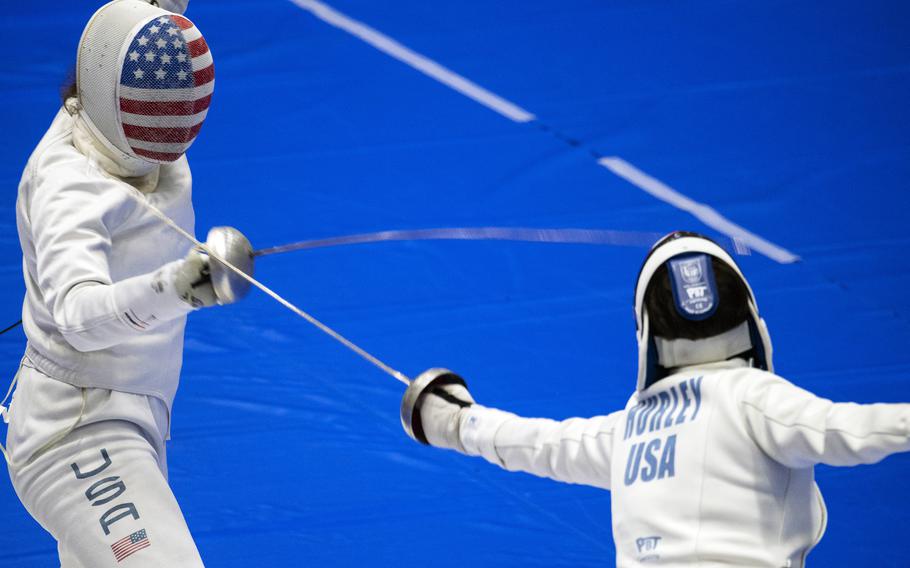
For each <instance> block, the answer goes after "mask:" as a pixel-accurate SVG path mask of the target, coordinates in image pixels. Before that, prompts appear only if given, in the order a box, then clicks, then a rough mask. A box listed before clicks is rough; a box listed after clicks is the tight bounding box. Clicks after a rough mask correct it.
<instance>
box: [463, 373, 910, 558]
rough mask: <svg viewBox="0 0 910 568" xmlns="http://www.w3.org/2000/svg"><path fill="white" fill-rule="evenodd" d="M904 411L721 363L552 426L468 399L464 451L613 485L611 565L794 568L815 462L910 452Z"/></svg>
mask: <svg viewBox="0 0 910 568" xmlns="http://www.w3.org/2000/svg"><path fill="white" fill-rule="evenodd" d="M908 420H910V405H908V404H870V405H859V404H852V403H845V404H836V403H833V402H831V401H829V400H825V399H821V398H818V397H816V396H814V395H813V394H812V393H809V392H807V391H805V390H803V389H800V388H798V387H796V386H794V385H793V384H791V383H789V382H787V381H786V380H784V379H782V378H780V377H778V376H776V375H774V374H771V373H768V372H765V371H761V370H758V369H752V368H750V367H748V366H747V364H746V362H745V361H742V360H740V359H735V360H731V361H726V362H721V363H712V364H707V365H700V366H696V367H688V368H684V369H682V370H680V372H678V373H676V374H674V375H672V376H670V377H666V378H664V379H662V380H660V381H658V382H656V383H655V384H653V385H652V386H651V387H649V388H647V389H645V390H643V391H640V392H636V393H635V394H633V395H632V397H631V399H629V402H628V404H627V405H626V408H625V409H624V410H622V411H619V412H614V413H613V414H610V415H608V416H600V417H596V418H590V419H582V418H572V419H569V420H565V421H562V422H557V421H553V420H546V419H529V418H521V417H518V416H515V415H514V414H509V413H506V412H502V411H499V410H495V409H491V408H485V407H483V406H479V405H473V406H471V407H469V408H467V409H465V410H464V411H463V413H462V416H461V425H460V437H461V442H462V444H463V445H464V447H465V450H466V452H467V453H468V454H470V455H479V456H483V457H484V458H485V459H487V460H488V461H490V462H492V463H494V464H497V465H499V466H501V467H503V468H505V469H508V470H520V471H526V472H528V473H532V474H534V475H539V476H542V477H549V478H552V479H556V480H559V481H565V482H569V483H581V484H585V485H593V486H595V487H601V488H603V489H608V490H610V491H611V492H612V515H613V538H614V541H615V544H616V555H617V558H616V564H617V566H619V567H620V568H624V567H628V566H639V565H640V564H647V563H650V562H654V563H656V564H659V565H660V566H701V567H713V566H761V567H768V568H781V567H799V566H803V565H804V563H805V558H806V555H807V554H808V552H809V551H810V550H811V549H812V547H813V546H814V545H815V544H816V543H817V542H818V541H819V539H820V538H821V536H822V534H823V533H824V530H825V524H826V512H825V505H824V501H823V500H822V497H821V494H820V492H819V490H818V487H817V486H816V484H815V481H814V470H813V466H814V465H815V464H818V463H825V464H829V465H836V466H847V465H856V464H860V463H874V462H877V461H879V460H881V459H883V458H884V457H886V456H888V455H889V454H892V453H895V452H902V451H908V450H910V430H908Z"/></svg>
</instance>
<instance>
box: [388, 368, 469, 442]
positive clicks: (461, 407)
mask: <svg viewBox="0 0 910 568" xmlns="http://www.w3.org/2000/svg"><path fill="white" fill-rule="evenodd" d="M472 404H474V397H472V396H471V393H470V392H469V391H468V388H467V385H466V384H465V382H464V379H462V378H461V377H459V376H458V375H456V374H455V373H453V372H451V371H448V370H446V369H430V370H429V371H426V372H425V373H423V374H421V375H420V376H419V377H417V378H416V379H415V380H414V381H413V382H412V383H411V384H410V386H408V389H407V390H406V391H405V393H404V397H403V399H402V402H401V423H402V425H403V426H404V429H405V432H407V433H408V435H409V436H411V437H412V438H414V439H415V440H417V441H418V442H421V443H423V444H429V445H431V446H436V447H437V448H446V449H449V450H456V451H458V452H461V453H465V448H464V445H462V443H461V436H460V434H461V432H460V425H461V416H462V414H463V412H464V411H465V409H466V408H468V407H470V406H471V405H472Z"/></svg>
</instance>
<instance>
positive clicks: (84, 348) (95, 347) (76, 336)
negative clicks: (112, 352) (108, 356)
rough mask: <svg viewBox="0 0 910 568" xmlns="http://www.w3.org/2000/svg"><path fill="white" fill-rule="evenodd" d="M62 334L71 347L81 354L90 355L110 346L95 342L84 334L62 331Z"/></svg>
mask: <svg viewBox="0 0 910 568" xmlns="http://www.w3.org/2000/svg"><path fill="white" fill-rule="evenodd" d="M60 334H61V335H62V336H63V339H65V340H66V342H67V343H69V345H70V347H72V348H73V349H75V350H76V351H79V352H81V353H89V352H91V351H100V350H102V349H105V348H106V347H110V345H108V344H106V343H99V342H98V341H93V340H92V339H91V338H89V337H88V336H87V334H86V333H84V332H77V331H76V332H74V331H65V330H62V329H61V330H60Z"/></svg>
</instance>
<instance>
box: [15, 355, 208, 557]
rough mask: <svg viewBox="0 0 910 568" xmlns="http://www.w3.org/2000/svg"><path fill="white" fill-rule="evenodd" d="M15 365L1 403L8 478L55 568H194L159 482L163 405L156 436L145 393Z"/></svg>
mask: <svg viewBox="0 0 910 568" xmlns="http://www.w3.org/2000/svg"><path fill="white" fill-rule="evenodd" d="M24 365H26V366H23V367H22V368H21V369H20V372H19V386H18V388H17V390H16V394H15V397H14V399H13V404H12V406H11V408H10V417H11V421H10V430H9V433H8V436H7V440H8V444H9V447H8V449H9V453H10V458H11V461H12V465H11V466H10V478H11V479H12V482H13V486H14V487H15V489H16V493H17V495H18V496H19V499H20V500H21V501H22V503H23V504H24V505H25V508H26V509H27V510H28V512H29V513H30V514H31V515H32V517H34V518H35V519H36V520H37V521H38V522H39V523H40V524H41V526H42V527H44V528H45V529H46V530H47V531H48V532H49V533H51V535H53V537H54V538H55V539H57V543H58V551H59V554H60V563H61V566H62V568H108V567H110V568H114V567H117V568H120V567H123V568H145V567H149V568H151V567H168V568H201V567H202V566H203V564H202V560H201V558H200V557H199V552H198V551H197V549H196V545H195V543H194V542H193V538H192V536H191V535H190V532H189V529H188V528H187V525H186V521H185V520H184V518H183V514H182V513H181V511H180V507H179V505H178V504H177V501H176V499H175V498H174V495H173V493H172V492H171V489H170V487H169V486H168V483H167V477H166V466H165V461H164V456H163V452H164V442H163V438H164V434H166V428H167V426H166V422H167V421H166V410H165V419H164V425H163V427H164V432H163V433H162V432H161V426H162V424H161V419H160V417H158V416H157V415H159V414H160V412H159V410H158V409H156V407H155V403H156V402H157V401H154V399H150V398H149V397H145V396H139V395H131V394H127V393H118V392H112V391H106V390H102V389H81V388H77V387H73V386H71V385H68V384H65V383H61V382H59V381H56V380H54V379H52V378H50V377H48V376H46V375H44V374H42V373H40V371H37V370H36V369H34V368H31V367H29V366H27V365H28V363H27V361H26V363H24ZM83 397H85V398H83ZM162 406H163V405H162ZM80 414H81V415H82V418H81V419H80V418H79V416H80ZM121 414H128V415H129V416H124V417H123V418H122V419H118V418H116V416H118V415H121ZM76 419H79V422H78V423H77V426H76V428H75V429H72V430H71V431H69V432H68V433H67V434H66V435H65V436H64V437H63V439H62V440H60V441H58V442H56V443H53V444H52V445H51V446H50V447H49V448H48V449H46V450H44V451H38V452H35V448H36V447H38V448H40V446H39V445H38V444H40V443H42V442H43V441H45V440H50V441H53V439H54V438H53V436H55V435H59V434H60V432H61V431H63V432H66V431H67V430H69V428H70V427H71V426H72V425H73V424H74V423H76ZM133 419H135V420H136V422H134V421H132V420H133ZM139 424H143V426H146V427H145V428H143V427H140V426H139ZM156 424H157V427H156ZM61 428H62V430H61Z"/></svg>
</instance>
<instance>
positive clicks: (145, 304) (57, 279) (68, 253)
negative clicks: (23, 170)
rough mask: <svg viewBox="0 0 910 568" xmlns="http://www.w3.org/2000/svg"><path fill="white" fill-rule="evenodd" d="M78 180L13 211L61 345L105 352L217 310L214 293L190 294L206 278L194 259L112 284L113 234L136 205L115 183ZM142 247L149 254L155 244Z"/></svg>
mask: <svg viewBox="0 0 910 568" xmlns="http://www.w3.org/2000/svg"><path fill="white" fill-rule="evenodd" d="M59 175H61V173H59V172H58V173H57V176H59ZM79 179H80V176H78V175H72V176H69V181H68V182H67V183H55V182H54V181H48V182H47V183H44V184H39V186H38V187H37V188H36V191H35V192H34V193H33V195H32V196H31V199H30V200H29V202H28V203H20V204H19V206H20V207H28V210H29V218H30V219H31V224H30V226H29V227H28V228H26V229H24V230H29V231H30V232H31V237H32V238H31V241H32V242H33V243H34V250H33V251H30V250H26V251H25V254H34V255H35V257H36V266H37V274H36V275H35V276H36V280H37V282H36V283H37V285H38V289H39V290H40V291H41V294H42V296H43V300H44V302H45V305H46V306H47V308H48V311H49V313H51V314H52V315H53V318H54V322H55V324H56V326H57V328H58V329H59V330H60V332H61V334H62V335H63V337H64V338H65V339H66V341H67V342H69V343H70V344H71V345H72V346H73V347H74V348H75V349H77V350H79V351H94V350H98V349H104V348H106V347H110V346H112V345H116V344H118V343H120V342H122V341H124V340H126V339H128V338H130V337H135V336H137V335H141V334H142V333H144V332H146V331H148V330H150V329H153V328H154V327H156V326H157V325H159V324H161V323H162V322H165V321H169V320H172V319H174V318H177V317H180V316H182V315H185V314H186V313H188V312H190V311H192V310H193V309H194V308H196V307H200V306H201V305H211V304H214V303H215V297H214V294H213V293H211V292H210V291H208V290H205V289H204V286H198V285H196V286H194V284H197V283H199V282H201V279H204V273H205V272H206V266H205V262H204V259H202V258H198V253H191V254H190V256H189V257H187V259H184V260H176V261H172V262H169V263H166V264H164V265H163V266H161V267H160V268H157V269H155V270H152V271H150V272H148V273H146V274H141V275H139V276H133V277H131V278H126V279H123V280H120V281H118V282H116V283H115V282H114V281H113V278H112V276H111V270H110V266H109V258H110V254H111V248H112V242H111V233H112V230H113V229H114V228H116V227H117V226H118V225H120V224H121V223H123V222H124V221H125V220H126V219H127V218H128V217H129V216H131V215H134V214H137V207H139V205H138V204H137V203H136V202H135V201H134V200H133V198H132V197H130V196H129V195H128V193H127V191H126V190H125V188H123V187H119V186H118V185H117V184H119V183H121V182H119V181H116V180H113V179H111V180H107V181H105V182H98V181H97V180H93V181H91V182H88V181H87V182H80V181H78V180H79ZM135 238H137V239H141V238H142V235H138V234H137V235H135ZM144 246H146V247H148V249H150V250H154V248H155V246H156V244H155V243H154V242H148V243H145V245H144ZM194 254H195V255H196V256H193V255H194ZM30 277H31V275H30ZM209 288H211V286H210V285H209Z"/></svg>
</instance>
